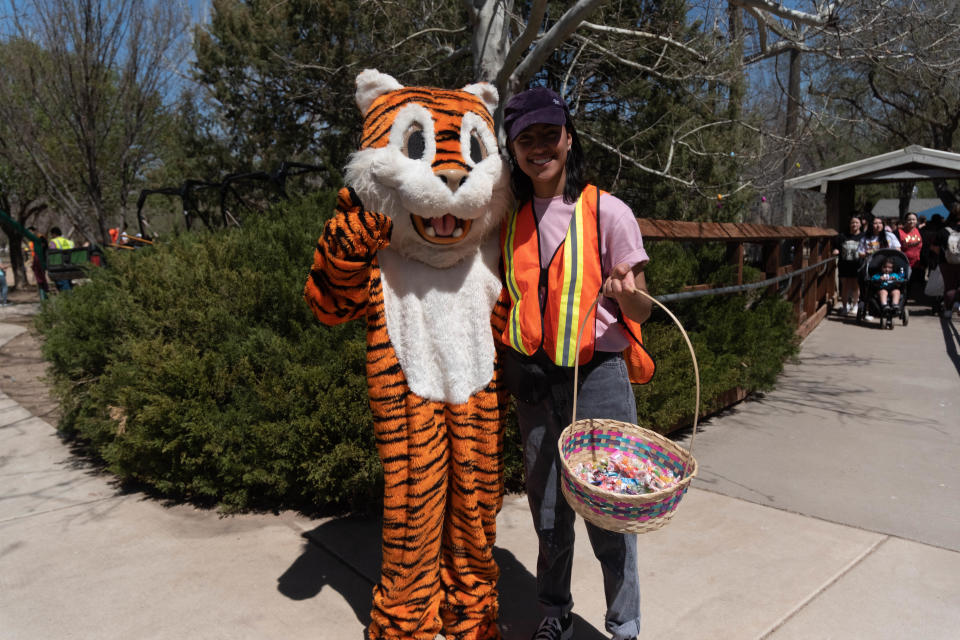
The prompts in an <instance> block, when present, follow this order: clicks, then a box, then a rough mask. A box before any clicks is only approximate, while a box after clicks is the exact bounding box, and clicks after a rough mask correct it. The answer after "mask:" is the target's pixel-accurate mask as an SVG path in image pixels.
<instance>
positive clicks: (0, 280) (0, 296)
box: [0, 273, 7, 304]
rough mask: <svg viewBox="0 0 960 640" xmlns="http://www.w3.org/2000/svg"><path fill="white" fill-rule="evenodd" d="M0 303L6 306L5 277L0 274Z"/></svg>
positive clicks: (3, 274)
mask: <svg viewBox="0 0 960 640" xmlns="http://www.w3.org/2000/svg"><path fill="white" fill-rule="evenodd" d="M0 302H2V303H3V304H7V275H6V274H5V273H0Z"/></svg>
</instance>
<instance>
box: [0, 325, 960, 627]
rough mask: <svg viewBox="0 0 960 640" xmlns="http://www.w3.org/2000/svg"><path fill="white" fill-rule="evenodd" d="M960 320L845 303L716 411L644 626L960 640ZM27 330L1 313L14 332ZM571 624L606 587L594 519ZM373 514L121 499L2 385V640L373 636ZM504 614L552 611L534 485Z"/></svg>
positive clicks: (652, 543) (514, 529)
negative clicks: (767, 375)
mask: <svg viewBox="0 0 960 640" xmlns="http://www.w3.org/2000/svg"><path fill="white" fill-rule="evenodd" d="M958 328H960V324H952V325H951V324H948V323H946V322H943V321H941V320H940V319H938V318H933V317H931V316H925V315H920V313H919V312H918V313H915V315H914V316H913V317H912V318H911V321H910V324H909V326H908V327H901V326H899V324H898V326H897V327H896V329H895V330H894V331H879V330H876V329H873V328H866V327H858V326H855V325H853V324H850V323H846V322H844V321H842V320H839V319H836V318H834V317H829V318H828V319H827V320H826V321H825V322H824V323H822V324H821V326H820V327H819V328H818V329H817V330H816V331H815V332H814V333H813V334H812V335H811V336H810V337H809V338H808V339H807V340H806V342H805V343H804V346H803V350H802V352H801V354H800V357H799V359H798V360H797V362H795V363H792V364H790V365H789V366H788V367H787V369H786V371H785V373H784V375H783V376H782V377H781V379H780V381H779V384H778V388H777V390H776V391H775V392H772V393H769V394H767V395H766V396H765V397H762V398H759V399H754V400H751V401H748V402H745V403H742V404H741V405H739V406H738V407H736V408H735V409H733V410H731V411H728V412H726V413H725V414H724V415H722V416H719V417H715V418H713V419H711V420H710V421H708V422H707V423H705V424H704V426H703V430H702V432H701V433H699V434H698V436H697V439H696V442H695V451H694V454H695V455H696V457H697V459H698V461H699V462H700V465H701V473H700V477H699V479H698V480H696V481H695V483H694V488H693V489H692V490H691V491H690V492H689V493H688V494H687V496H686V497H685V498H684V500H683V502H682V503H681V504H680V507H679V509H678V511H677V514H676V516H675V518H674V520H673V521H672V522H671V523H670V524H668V525H667V526H666V527H665V528H663V529H661V530H659V531H656V532H653V533H649V534H645V535H642V536H640V537H639V542H640V552H641V560H640V567H639V571H640V575H641V582H642V585H643V603H644V629H643V633H642V634H641V638H651V639H652V638H665V637H669V638H671V640H682V639H691V640H693V639H696V640H700V639H705V638H711V639H712V638H729V639H736V640H739V639H759V638H770V639H773V640H793V639H808V638H809V639H824V638H836V639H851V638H852V639H859V638H863V639H869V640H883V639H890V640H894V639H896V640H900V639H903V638H923V639H925V640H935V639H944V640H946V639H954V638H957V637H960V631H958V630H960V492H958V489H960V463H958V460H960V420H958V419H960V407H958V404H960V355H958V352H960V348H958V345H960V334H958V331H957V329H958ZM19 330H20V329H19V328H18V327H14V326H12V325H4V324H0V343H3V342H5V341H7V340H9V339H11V338H12V337H13V336H14V335H16V333H17V332H18V331H19ZM580 534H581V535H580V536H579V539H578V549H577V555H576V560H575V569H574V571H575V572H574V599H575V601H576V608H575V613H576V614H577V620H576V627H575V634H574V637H575V638H577V639H586V640H595V639H596V640H599V639H602V638H605V637H606V636H605V634H603V633H601V631H602V629H603V609H604V607H603V595H602V583H601V580H600V576H599V571H598V569H597V567H596V566H595V563H594V562H593V561H592V559H591V553H590V550H589V546H588V545H587V544H586V535H585V533H584V532H583V529H582V527H581V529H580ZM378 540H379V530H378V525H377V522H376V521H372V520H364V519H356V518H344V519H330V520H310V519H306V518H303V517H300V516H297V515H295V514H290V513H284V514H280V515H277V516H274V515H244V516H236V517H221V516H219V515H218V514H216V513H214V512H209V511H200V510H196V509H193V508H191V507H186V506H167V505H164V504H162V503H160V502H157V501H155V500H152V499H148V498H146V497H145V496H143V495H139V494H127V495H125V494H123V493H120V492H118V491H117V490H116V489H115V488H114V486H113V485H112V484H111V480H110V478H109V477H108V476H104V475H101V474H99V473H97V472H95V471H94V470H92V469H90V468H88V467H86V466H85V465H84V464H82V463H80V462H78V461H77V460H76V459H75V458H73V457H72V456H71V454H70V451H69V449H68V448H67V447H65V446H64V445H63V443H62V442H61V441H60V440H59V438H58V437H57V436H56V434H55V431H54V429H53V427H51V426H50V425H49V424H47V423H45V422H43V421H42V420H40V419H38V418H36V417H34V416H31V415H30V414H29V413H28V412H26V411H25V410H23V409H22V408H21V407H19V406H18V405H17V404H16V403H15V402H13V401H12V400H10V399H9V398H8V397H6V396H4V395H2V394H0V640H69V639H91V640H93V639H95V640H113V639H116V640H131V639H133V640H145V639H158V640H160V639H162V640H168V639H169V640H174V639H176V640H179V639H181V638H189V639H191V640H206V639H210V640H215V639H220V638H223V639H230V640H242V639H250V640H262V639H267V640H273V639H277V640H281V639H282V640H299V639H301V638H302V639H308V638H309V639H318V638H319V639H331V640H340V639H342V638H343V639H350V640H361V639H362V638H363V629H364V626H365V624H366V622H367V621H368V620H369V611H368V609H369V605H370V587H371V585H372V583H373V581H374V580H375V579H376V576H377V574H378V562H379V560H378V557H377V553H378V551H377V550H378ZM496 554H497V559H498V561H499V563H500V567H501V570H502V579H501V608H502V614H501V623H502V628H503V632H504V637H505V638H506V639H507V640H519V639H523V640H526V639H527V638H529V636H530V634H531V632H532V629H533V627H534V626H535V625H536V623H537V621H538V619H539V615H538V614H537V612H536V608H535V598H534V595H533V594H534V578H533V572H534V568H535V565H536V543H535V539H534V536H533V531H532V528H531V525H530V522H529V515H528V513H527V510H526V502H525V499H524V498H523V497H521V496H508V497H507V499H506V502H505V505H504V509H503V512H502V513H501V515H500V518H499V539H498V546H497V552H496Z"/></svg>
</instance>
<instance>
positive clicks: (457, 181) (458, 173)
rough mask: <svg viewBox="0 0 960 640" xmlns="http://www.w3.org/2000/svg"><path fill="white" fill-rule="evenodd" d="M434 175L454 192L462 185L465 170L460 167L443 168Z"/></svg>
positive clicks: (465, 174) (465, 177)
mask: <svg viewBox="0 0 960 640" xmlns="http://www.w3.org/2000/svg"><path fill="white" fill-rule="evenodd" d="M436 176H437V177H438V178H440V180H441V181H442V182H443V184H445V185H447V188H448V189H450V191H451V192H453V193H456V192H457V189H459V188H460V187H462V186H463V183H464V182H466V181H467V172H466V171H463V170H461V169H444V170H443V171H437V172H436Z"/></svg>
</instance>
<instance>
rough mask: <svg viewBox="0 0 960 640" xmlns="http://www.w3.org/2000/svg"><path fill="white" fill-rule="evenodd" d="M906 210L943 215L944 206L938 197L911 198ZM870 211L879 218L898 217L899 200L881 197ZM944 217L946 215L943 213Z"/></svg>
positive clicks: (928, 214)
mask: <svg viewBox="0 0 960 640" xmlns="http://www.w3.org/2000/svg"><path fill="white" fill-rule="evenodd" d="M941 209H942V211H941ZM907 211H908V212H909V213H917V214H919V213H924V214H926V215H927V217H929V216H930V215H932V214H934V213H940V214H941V215H944V212H945V211H946V207H944V206H943V202H942V201H941V200H940V198H911V199H910V205H909V206H908V207H907ZM870 213H872V214H873V215H875V216H878V217H880V218H898V217H900V201H899V200H898V199H896V198H882V199H880V200H877V202H876V204H874V205H873V209H872V210H871V211H870ZM944 217H946V216H945V215H944Z"/></svg>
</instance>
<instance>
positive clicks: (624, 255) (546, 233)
mask: <svg viewBox="0 0 960 640" xmlns="http://www.w3.org/2000/svg"><path fill="white" fill-rule="evenodd" d="M575 209H576V204H567V203H565V202H564V201H563V196H556V197H553V198H534V199H533V211H534V214H535V215H536V218H537V228H538V230H539V232H540V266H541V267H546V266H547V265H548V264H550V259H551V258H553V256H554V254H556V252H557V249H559V248H560V244H561V243H562V242H563V239H564V238H566V236H567V229H568V228H569V227H570V220H572V219H573V212H574V210H575ZM599 209H600V262H601V265H600V269H601V273H602V274H603V278H604V279H606V278H607V276H608V275H609V274H610V272H611V271H612V270H613V268H614V267H615V266H616V265H618V264H620V263H623V262H625V263H627V264H629V265H630V266H631V267H633V266H634V265H636V264H638V263H646V262H647V261H648V260H649V259H650V257H649V256H648V255H647V252H646V250H645V249H644V248H643V237H642V236H641V235H640V227H639V226H638V225H637V219H636V218H635V217H634V215H633V211H631V210H630V207H628V206H627V205H626V204H625V203H624V202H623V201H622V200H620V199H619V198H617V197H616V196H612V195H610V194H609V193H605V194H602V195H601V196H600V206H599ZM598 307H599V308H598V309H597V344H596V349H597V351H623V350H624V349H626V348H627V347H628V346H629V345H630V338H629V337H627V334H626V333H624V332H623V330H622V329H621V328H620V325H619V324H615V323H616V321H617V303H616V301H615V300H613V299H611V298H604V299H603V300H601V301H600V304H599V305H598Z"/></svg>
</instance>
